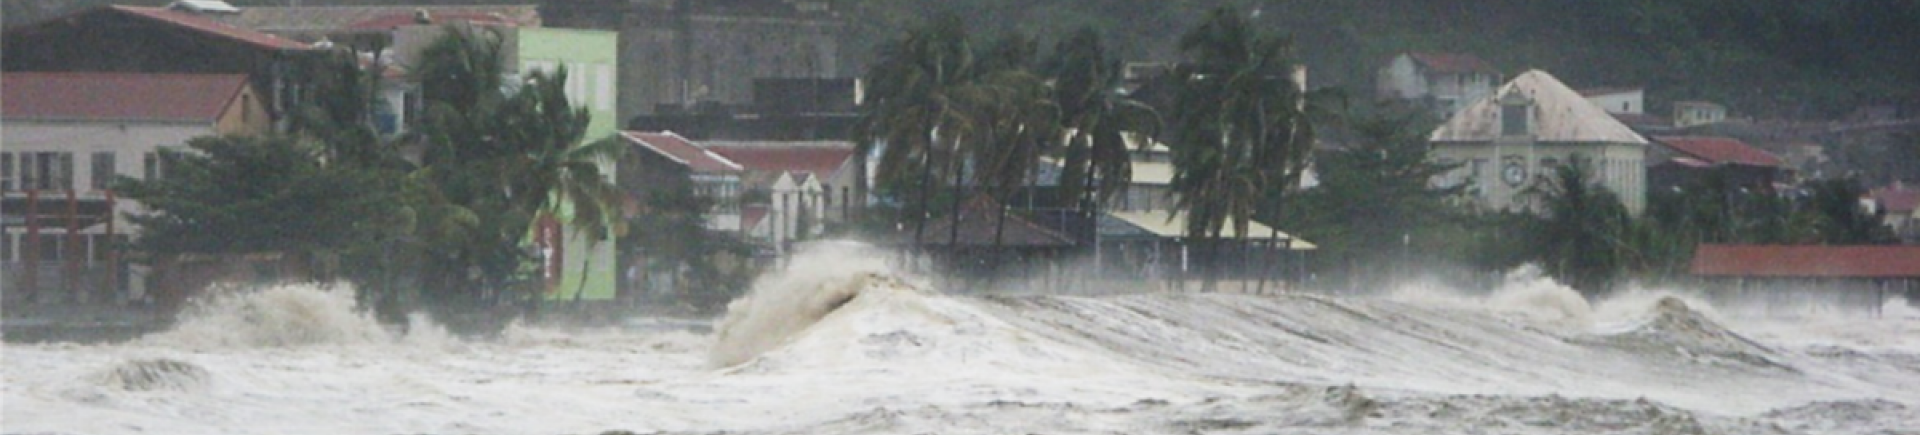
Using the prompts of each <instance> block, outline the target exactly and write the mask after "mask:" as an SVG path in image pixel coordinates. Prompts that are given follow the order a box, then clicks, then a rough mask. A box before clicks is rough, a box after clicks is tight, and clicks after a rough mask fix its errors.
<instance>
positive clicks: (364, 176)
mask: <svg viewBox="0 0 1920 435" xmlns="http://www.w3.org/2000/svg"><path fill="white" fill-rule="evenodd" d="M320 154H321V150H319V149H316V148H315V147H312V146H307V145H303V144H302V143H301V142H300V141H298V140H296V139H295V138H293V137H289V136H279V135H272V136H258V137H254V136H219V137H215V136H208V137H199V138H194V139H191V140H189V141H187V150H173V149H163V150H162V151H161V158H162V159H163V160H164V161H166V162H167V164H168V166H167V176H166V177H162V178H157V179H151V180H139V179H133V178H121V179H120V180H119V181H118V183H117V185H116V191H117V192H118V193H119V194H120V195H121V196H122V197H125V198H128V199H132V200H134V201H137V202H139V203H141V204H142V206H143V207H144V209H145V210H144V211H142V212H138V213H133V214H130V215H129V216H128V219H129V220H131V221H132V222H133V223H134V224H135V225H138V226H139V227H140V229H141V237H140V238H139V239H138V240H137V241H136V242H135V243H134V246H133V248H134V249H135V250H136V251H138V252H143V253H145V254H147V255H149V256H155V257H159V256H171V255H180V254H244V253H262V252H274V253H282V254H286V255H292V256H295V257H296V258H302V259H306V260H308V261H310V262H311V264H312V265H314V266H315V267H314V270H315V271H316V272H318V273H319V274H320V276H319V277H317V278H327V277H329V276H333V275H335V274H345V275H347V277H349V278H366V277H365V276H357V275H355V274H354V272H356V271H355V270H350V269H342V268H339V267H338V265H339V264H340V263H339V261H340V259H341V258H342V257H347V256H354V255H367V254H370V253H373V252H377V251H378V250H379V249H380V241H381V240H386V239H391V238H394V237H397V235H396V234H395V233H396V232H399V231H403V230H404V229H405V228H404V226H403V225H401V223H400V222H395V221H392V220H391V219H386V218H385V217H387V216H389V215H390V214H391V211H393V210H395V209H397V208H399V205H398V204H399V201H400V198H399V197H398V195H397V194H395V193H394V192H397V191H398V186H395V185H394V184H393V183H392V182H393V179H391V178H388V177H382V176H380V175H379V174H377V173H374V172H369V171H361V170H355V169H352V168H346V167H329V166H326V165H323V164H322V163H321V159H320Z"/></svg>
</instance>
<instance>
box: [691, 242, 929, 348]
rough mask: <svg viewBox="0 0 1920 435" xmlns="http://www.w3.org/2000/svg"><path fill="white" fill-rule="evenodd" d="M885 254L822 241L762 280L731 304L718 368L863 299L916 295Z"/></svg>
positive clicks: (721, 329)
mask: <svg viewBox="0 0 1920 435" xmlns="http://www.w3.org/2000/svg"><path fill="white" fill-rule="evenodd" d="M887 261H888V260H887V258H886V257H885V256H884V255H882V254H881V253H880V252H877V251H874V250H872V249H871V248H868V247H866V246H864V245H860V244H856V243H852V242H821V243H817V244H814V245H811V246H808V247H806V248H804V252H802V253H800V254H799V255H796V256H795V257H794V259H793V260H792V261H791V262H790V263H788V264H786V265H784V266H782V268H781V269H780V270H777V271H775V272H773V273H770V274H767V275H765V276H762V277H760V278H759V279H758V280H756V281H755V282H754V284H753V287H752V289H751V290H750V291H749V292H748V293H747V294H746V295H745V296H742V297H740V298H739V299H736V300H734V301H733V302H731V303H728V304H727V313H726V315H725V316H724V317H722V318H721V319H720V321H719V324H718V326H717V327H715V328H714V331H715V334H716V337H715V341H716V343H715V344H714V347H713V351H712V354H711V355H710V356H709V357H708V359H709V361H710V363H711V364H712V365H714V366H715V367H726V366H732V365H736V364H739V363H742V362H746V361H747V360H748V359H751V358H753V357H755V356H758V355H760V354H761V353H763V352H766V351H768V350H770V349H772V348H774V347H775V346H778V345H780V344H781V343H783V342H785V341H787V340H788V339H789V338H792V337H793V336H794V335H795V334H798V333H800V332H801V331H804V330H806V329H807V328H808V327H810V326H812V325H813V324H814V323H816V322H819V321H820V319H821V318H823V317H826V316H827V315H828V314H829V313H832V312H833V311H834V310H836V309H839V308H840V307H841V306H844V305H846V304H848V303H849V302H852V301H853V300H855V299H856V298H859V297H861V296H862V295H863V294H866V293H869V292H877V291H913V290H911V289H912V288H911V287H908V286H905V285H904V282H902V281H901V280H900V279H899V278H896V277H894V274H893V273H892V269H891V268H890V267H889V266H888V264H887Z"/></svg>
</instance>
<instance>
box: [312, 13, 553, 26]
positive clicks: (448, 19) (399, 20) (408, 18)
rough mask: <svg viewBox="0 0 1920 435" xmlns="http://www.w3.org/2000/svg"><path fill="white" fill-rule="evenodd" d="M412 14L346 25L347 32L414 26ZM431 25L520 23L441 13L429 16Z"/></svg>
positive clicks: (494, 17)
mask: <svg viewBox="0 0 1920 435" xmlns="http://www.w3.org/2000/svg"><path fill="white" fill-rule="evenodd" d="M413 16H414V14H413V13H392V14H386V15H381V16H377V17H373V18H369V19H366V20H362V21H359V22H355V23H352V24H348V25H347V27H346V28H347V29H349V30H380V29H392V28H395V27H400V26H408V25H414V24H416V23H414V19H413ZM429 17H430V18H429V19H430V20H431V21H433V24H444V23H452V22H466V23H473V24H485V25H495V26H506V27H516V26H519V25H520V23H519V22H516V21H515V20H513V19H511V18H507V17H505V16H502V15H500V14H495V13H486V12H441V13H434V14H430V15H429Z"/></svg>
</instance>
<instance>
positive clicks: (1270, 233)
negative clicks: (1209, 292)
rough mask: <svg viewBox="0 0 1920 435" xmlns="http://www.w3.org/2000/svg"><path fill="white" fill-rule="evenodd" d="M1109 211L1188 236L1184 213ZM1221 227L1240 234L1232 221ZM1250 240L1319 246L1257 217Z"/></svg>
mask: <svg viewBox="0 0 1920 435" xmlns="http://www.w3.org/2000/svg"><path fill="white" fill-rule="evenodd" d="M1108 214H1109V215H1111V216H1113V217H1114V218H1118V219H1120V220H1121V221H1125V222H1126V223H1128V224H1132V225H1133V226H1136V227H1139V228H1140V229H1142V230H1145V231H1146V232H1149V233H1152V234H1154V235H1156V236H1159V237H1164V238H1180V237H1186V230H1187V217H1186V215H1183V214H1173V215H1171V219H1169V213H1168V212H1165V211H1117V212H1110V213H1108ZM1222 227H1223V229H1222V230H1221V231H1220V237H1222V238H1228V239H1235V238H1239V237H1238V236H1239V233H1237V232H1235V231H1234V229H1233V223H1232V222H1225V223H1223V225H1222ZM1247 240H1260V241H1275V242H1283V243H1286V245H1287V247H1288V249H1292V250H1295V251H1308V250H1314V249H1319V248H1320V247H1319V246H1318V245H1314V244H1313V243H1312V242H1308V241H1306V240H1300V239H1297V238H1294V237H1293V235H1291V234H1287V233H1286V232H1283V231H1278V230H1275V229H1273V227H1269V226H1267V225H1266V224H1262V223H1260V222H1259V221H1254V220H1249V221H1247Z"/></svg>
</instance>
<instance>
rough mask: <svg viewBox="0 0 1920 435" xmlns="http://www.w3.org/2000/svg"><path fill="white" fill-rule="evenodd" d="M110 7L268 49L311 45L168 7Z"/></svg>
mask: <svg viewBox="0 0 1920 435" xmlns="http://www.w3.org/2000/svg"><path fill="white" fill-rule="evenodd" d="M109 8H111V9H113V10H116V11H120V12H125V13H128V14H132V15H137V16H141V17H146V18H149V19H153V20H155V21H160V22H162V23H166V24H172V25H175V26H180V27H185V28H188V29H193V30H194V31H198V32H200V33H205V34H208V35H213V36H217V37H222V38H227V39H231V40H234V41H238V42H241V43H245V44H250V45H253V46H256V47H260V48H265V49H269V50H306V49H309V48H312V46H309V45H307V44H306V43H303V42H300V41H295V40H291V39H286V38H281V37H278V36H274V35H271V34H267V33H262V32H258V31H254V30H249V29H245V28H240V27H234V26H230V25H227V24H226V23H221V22H219V21H214V20H210V19H207V18H205V17H201V16H198V15H194V14H189V13H185V12H179V11H174V10H169V9H167V8H153V7H139V6H117V5H116V6H109Z"/></svg>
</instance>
